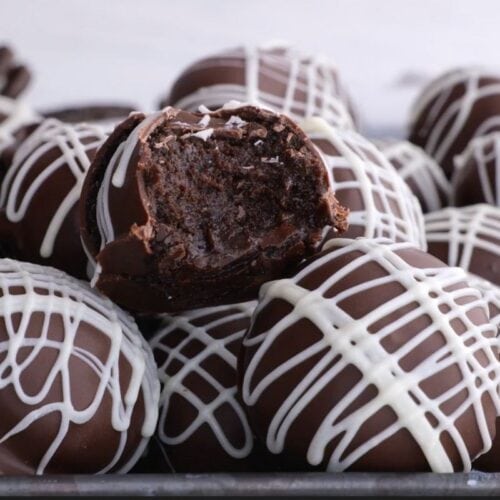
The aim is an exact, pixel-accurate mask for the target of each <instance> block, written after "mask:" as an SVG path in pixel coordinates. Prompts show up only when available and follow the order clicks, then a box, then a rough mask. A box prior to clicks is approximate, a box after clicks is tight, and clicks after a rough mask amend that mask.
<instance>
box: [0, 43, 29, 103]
mask: <svg viewBox="0 0 500 500" xmlns="http://www.w3.org/2000/svg"><path fill="white" fill-rule="evenodd" d="M30 80H31V74H30V72H29V70H28V68H27V67H26V66H25V65H24V64H19V63H18V62H17V61H16V60H15V54H14V52H13V51H12V49H11V48H10V47H7V46H5V45H3V46H1V47H0V95H2V96H5V97H10V98H13V99H15V98H16V97H18V96H19V95H20V94H22V93H23V92H24V91H25V90H26V88H27V87H28V84H29V82H30Z"/></svg>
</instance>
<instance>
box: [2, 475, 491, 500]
mask: <svg viewBox="0 0 500 500" xmlns="http://www.w3.org/2000/svg"><path fill="white" fill-rule="evenodd" d="M26 495H28V496H32V497H36V496H123V495H126V496H153V497H154V496H177V497H180V496H289V497H294V496H309V497H310V496H330V497H335V496H447V497H448V496H450V497H453V496H475V497H479V496H491V495H495V496H497V495H500V473H482V472H471V473H468V474H461V473H460V474H459V473H455V474H433V473H412V474H408V473H404V474H398V473H355V472H347V473H324V472H323V473H322V472H311V473H267V474H265V473H239V474H226V473H222V474H129V475H122V476H118V475H107V476H90V475H67V476H64V475H58V476H50V475H48V476H41V477H32V476H3V477H0V496H11V497H13V496H26Z"/></svg>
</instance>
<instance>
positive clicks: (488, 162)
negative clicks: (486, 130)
mask: <svg viewBox="0 0 500 500" xmlns="http://www.w3.org/2000/svg"><path fill="white" fill-rule="evenodd" d="M499 99H500V97H499ZM470 163H472V164H473V167H474V169H475V170H476V174H477V177H478V178H479V185H480V187H481V193H482V195H483V197H484V201H485V202H486V203H489V204H490V205H496V206H500V132H492V133H490V134H486V135H484V136H481V137H476V138H475V139H473V140H472V141H471V142H470V143H469V144H468V146H467V147H466V148H465V150H464V151H463V152H462V154H460V155H457V156H455V158H454V159H453V164H454V167H455V168H454V171H453V176H452V179H451V182H452V186H453V188H454V189H456V188H457V187H458V184H459V183H460V182H467V179H462V178H461V174H462V173H463V172H462V171H463V169H464V168H466V166H467V165H468V164H470ZM455 200H456V199H455Z"/></svg>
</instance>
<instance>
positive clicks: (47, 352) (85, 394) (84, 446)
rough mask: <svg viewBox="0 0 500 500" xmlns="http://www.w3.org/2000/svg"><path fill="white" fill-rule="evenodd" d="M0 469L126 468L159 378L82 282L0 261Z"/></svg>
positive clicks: (122, 322)
mask: <svg viewBox="0 0 500 500" xmlns="http://www.w3.org/2000/svg"><path fill="white" fill-rule="evenodd" d="M0 291H1V292H0V406H1V408H2V418H1V419H0V474H45V473H47V474H53V473H71V474H76V473H104V472H127V471H128V470H129V469H130V468H131V467H132V466H133V465H134V463H135V462H136V461H137V460H138V459H139V457H140V456H141V454H142V452H143V450H144V448H145V446H146V445H147V442H148V439H149V437H150V436H151V435H152V434H153V433H154V430H155V426H156V422H157V417H158V408H157V405H158V398H159V389H160V387H159V381H158V378H157V375H156V367H155V364H154V360H153V357H152V353H151V350H150V349H149V346H148V345H147V344H146V342H145V341H144V340H143V339H142V337H141V335H140V333H139V331H138V330H137V327H136V325H135V323H134V322H133V321H132V319H131V318H130V317H129V316H128V315H127V314H126V313H125V312H123V311H121V310H120V309H119V308H118V307H116V306H115V305H114V304H113V303H112V302H111V301H110V300H108V299H106V298H105V297H102V296H101V295H99V294H98V293H96V292H95V291H94V290H92V289H91V288H90V287H89V286H88V285H87V284H85V283H84V282H79V281H77V280H75V279H73V278H71V277H69V276H68V275H66V274H64V273H62V272H60V271H58V270H56V269H53V268H49V267H43V266H38V265H35V264H28V263H21V262H17V261H13V260H9V259H0Z"/></svg>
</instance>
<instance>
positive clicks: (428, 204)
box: [376, 139, 451, 213]
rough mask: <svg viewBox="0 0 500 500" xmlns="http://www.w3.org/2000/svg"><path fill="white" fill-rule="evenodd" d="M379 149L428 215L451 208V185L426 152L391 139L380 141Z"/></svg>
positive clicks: (407, 143) (409, 144)
mask: <svg viewBox="0 0 500 500" xmlns="http://www.w3.org/2000/svg"><path fill="white" fill-rule="evenodd" d="M376 145H377V147H378V148H379V149H380V150H381V151H382V153H384V155H385V156H386V157H387V159H388V160H389V161H390V162H391V164H392V166H393V167H394V168H395V169H396V170H397V172H398V174H399V175H400V176H401V177H402V178H403V180H404V181H405V182H406V184H408V187H409V188H410V189H411V190H412V192H413V194H414V195H415V196H416V197H417V199H418V201H419V202H420V205H421V206H422V210H423V211H424V213H426V212H434V211H435V210H439V209H440V208H443V207H446V206H448V205H449V200H450V195H451V186H450V182H449V180H448V179H447V178H446V176H445V175H444V174H443V171H442V170H441V167H440V166H439V165H438V164H437V163H436V162H435V161H434V160H433V159H432V158H431V157H430V156H429V155H428V154H427V153H426V152H425V151H424V150H423V149H422V148H419V147H418V146H415V145H414V144H412V143H411V142H408V141H398V140H390V139H389V140H384V141H377V143H376Z"/></svg>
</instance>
